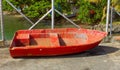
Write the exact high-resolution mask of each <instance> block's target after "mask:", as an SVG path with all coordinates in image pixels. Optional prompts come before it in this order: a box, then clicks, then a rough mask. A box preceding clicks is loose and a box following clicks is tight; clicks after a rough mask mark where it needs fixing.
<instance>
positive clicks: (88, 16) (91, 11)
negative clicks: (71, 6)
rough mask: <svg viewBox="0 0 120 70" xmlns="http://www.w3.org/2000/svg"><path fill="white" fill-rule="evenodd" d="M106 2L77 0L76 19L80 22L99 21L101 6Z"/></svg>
mask: <svg viewBox="0 0 120 70" xmlns="http://www.w3.org/2000/svg"><path fill="white" fill-rule="evenodd" d="M106 3H107V2H106V0H101V1H100V2H98V3H92V2H89V0H87V1H86V0H79V1H78V2H77V6H79V11H78V20H80V21H81V22H82V23H89V24H95V23H99V22H100V20H101V18H102V15H103V8H104V7H105V6H106V5H107V4H106Z"/></svg>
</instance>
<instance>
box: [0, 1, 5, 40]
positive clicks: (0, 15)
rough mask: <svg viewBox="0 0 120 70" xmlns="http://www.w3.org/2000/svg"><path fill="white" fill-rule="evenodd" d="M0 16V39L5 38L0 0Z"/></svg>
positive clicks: (0, 2)
mask: <svg viewBox="0 0 120 70" xmlns="http://www.w3.org/2000/svg"><path fill="white" fill-rule="evenodd" d="M0 18H1V37H2V41H4V40H5V38H4V24H3V23H4V21H3V11H2V0H0Z"/></svg>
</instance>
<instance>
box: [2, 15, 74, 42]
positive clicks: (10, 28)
mask: <svg viewBox="0 0 120 70" xmlns="http://www.w3.org/2000/svg"><path fill="white" fill-rule="evenodd" d="M18 16H19V15H18ZM18 16H15V15H4V33H5V39H6V40H11V39H12V37H13V35H14V33H15V32H16V31H17V30H24V29H28V28H29V27H30V26H31V24H30V23H29V22H28V21H27V20H25V19H24V18H23V17H18ZM67 27H72V28H73V27H75V26H74V25H72V24H71V23H69V22H64V23H63V22H61V23H58V24H55V28H67ZM46 28H51V21H49V20H46V21H45V20H44V21H42V22H40V23H38V24H37V25H36V26H35V27H34V28H33V29H46ZM0 37H1V36H0Z"/></svg>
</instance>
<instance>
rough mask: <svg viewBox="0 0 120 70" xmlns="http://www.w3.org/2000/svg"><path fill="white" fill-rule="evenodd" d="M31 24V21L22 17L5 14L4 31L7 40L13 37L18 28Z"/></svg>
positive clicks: (26, 27) (24, 27) (25, 27)
mask: <svg viewBox="0 0 120 70" xmlns="http://www.w3.org/2000/svg"><path fill="white" fill-rule="evenodd" d="M30 26H31V25H30V23H29V22H28V21H26V20H25V19H23V18H21V17H16V16H12V15H5V16H4V32H5V38H6V39H7V40H9V39H12V37H13V35H14V33H15V32H16V31H17V30H20V29H28V28H29V27H30Z"/></svg>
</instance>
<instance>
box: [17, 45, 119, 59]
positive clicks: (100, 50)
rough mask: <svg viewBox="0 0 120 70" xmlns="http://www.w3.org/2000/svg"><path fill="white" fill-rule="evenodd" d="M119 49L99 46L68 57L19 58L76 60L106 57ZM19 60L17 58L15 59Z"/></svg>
mask: <svg viewBox="0 0 120 70" xmlns="http://www.w3.org/2000/svg"><path fill="white" fill-rule="evenodd" d="M118 50H119V48H115V47H111V46H103V45H99V46H97V47H95V48H93V49H91V50H88V51H85V52H82V53H77V54H69V55H62V56H50V57H48V56H47V57H46V56H39V57H20V58H22V59H40V58H43V59H49V58H76V57H92V56H102V55H107V54H110V53H114V52H116V51H118ZM15 59H19V58H15Z"/></svg>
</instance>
